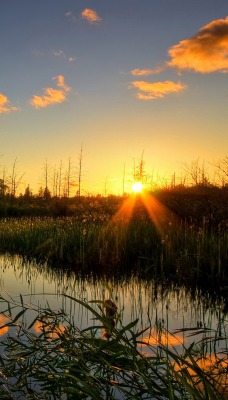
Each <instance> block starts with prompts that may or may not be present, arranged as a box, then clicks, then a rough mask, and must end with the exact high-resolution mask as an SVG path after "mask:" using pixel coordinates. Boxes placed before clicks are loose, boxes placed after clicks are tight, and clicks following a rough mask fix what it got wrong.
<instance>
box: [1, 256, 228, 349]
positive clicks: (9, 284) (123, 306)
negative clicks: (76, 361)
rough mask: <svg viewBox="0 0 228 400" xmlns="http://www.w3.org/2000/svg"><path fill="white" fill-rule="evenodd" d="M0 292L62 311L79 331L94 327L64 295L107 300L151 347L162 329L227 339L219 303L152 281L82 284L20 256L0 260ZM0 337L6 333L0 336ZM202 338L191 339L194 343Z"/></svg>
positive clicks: (180, 340) (181, 340)
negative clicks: (206, 331)
mask: <svg viewBox="0 0 228 400" xmlns="http://www.w3.org/2000/svg"><path fill="white" fill-rule="evenodd" d="M0 290H1V295H2V296H3V297H4V298H9V295H10V296H11V297H12V298H13V299H14V300H19V298H20V297H19V296H20V295H21V296H22V297H23V299H24V302H26V303H28V304H32V305H36V306H37V305H38V306H40V307H45V306H46V305H47V304H48V305H49V306H50V308H51V309H53V311H58V310H60V309H61V310H63V311H65V312H66V313H67V314H68V315H69V316H70V318H71V319H72V320H73V321H74V323H75V324H76V325H77V327H78V328H79V329H82V328H85V327H87V326H88V325H91V324H93V323H94V321H93V319H92V315H91V314H90V313H89V312H88V311H87V310H86V309H85V308H84V307H82V306H81V305H80V304H78V303H77V302H75V301H74V300H71V299H69V298H67V297H65V296H64V295H69V296H71V297H73V298H77V299H80V300H83V301H86V302H89V301H91V300H104V299H111V300H112V301H114V302H115V304H116V305H117V307H118V312H120V315H121V319H122V321H123V324H127V323H130V322H131V321H133V320H136V319H138V324H137V329H141V330H142V329H145V328H148V330H147V331H146V332H145V334H144V336H145V338H146V340H149V341H150V343H152V344H153V340H155V339H153V337H156V334H157V332H158V331H160V330H161V329H160V328H162V327H164V328H165V329H166V330H167V331H169V332H170V333H175V332H176V330H180V329H183V328H184V329H187V328H199V327H204V328H210V329H212V330H213V331H215V332H218V330H222V331H223V332H222V333H223V335H227V333H228V331H227V329H228V327H227V325H228V324H227V323H224V322H223V321H224V320H226V319H227V318H226V315H225V304H224V300H223V299H217V298H216V296H215V295H213V294H208V293H207V294H204V295H203V294H202V293H200V292H199V291H197V290H194V291H190V290H187V289H185V288H184V287H177V286H173V285H170V286H169V285H167V284H164V283H162V282H161V283H160V284H155V283H154V282H153V280H148V281H145V280H144V281H142V280H139V279H137V278H134V277H131V278H128V279H126V278H125V279H122V280H119V281H115V280H114V279H107V278H105V279H99V280H98V279H95V278H94V277H92V276H91V277H89V278H88V277H87V278H82V277H78V276H77V275H75V274H74V272H63V271H60V270H53V269H50V268H48V267H47V266H45V265H43V266H41V265H37V264H36V263H35V262H34V263H33V262H30V263H29V262H24V261H23V259H22V258H20V257H19V256H9V255H2V256H0ZM0 307H1V305H0ZM0 311H1V312H2V311H3V310H0ZM1 318H2V316H1ZM0 322H1V320H0ZM28 322H29V321H28ZM221 323H222V325H221ZM187 333H188V332H187ZM187 333H186V331H185V330H184V331H183V332H181V333H180V332H179V333H178V334H177V335H176V340H175V339H174V338H173V336H172V339H171V337H170V338H168V339H167V338H166V339H165V340H168V341H169V342H170V344H171V345H175V346H178V345H179V346H180V345H182V344H185V345H187V344H188V343H190V342H191V341H192V340H193V339H190V337H189V336H188V334H187ZM0 334H5V333H4V332H3V331H2V332H1V330H0ZM201 336H202V335H201ZM201 336H200V335H198V336H194V340H197V339H200V337H201ZM221 346H222V348H224V341H222V342H219V341H218V342H217V347H218V348H217V350H221V348H220V347H221Z"/></svg>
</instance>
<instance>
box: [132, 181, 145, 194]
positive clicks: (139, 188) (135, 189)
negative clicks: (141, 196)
mask: <svg viewBox="0 0 228 400" xmlns="http://www.w3.org/2000/svg"><path fill="white" fill-rule="evenodd" d="M132 190H133V192H134V193H141V192H142V190H143V185H142V183H141V182H135V183H133V185H132Z"/></svg>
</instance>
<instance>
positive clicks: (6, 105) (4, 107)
mask: <svg viewBox="0 0 228 400" xmlns="http://www.w3.org/2000/svg"><path fill="white" fill-rule="evenodd" d="M17 110H18V108H17V107H15V106H13V105H12V104H11V103H10V101H9V99H8V98H7V97H6V96H5V95H4V94H3V93H0V114H4V113H9V112H11V111H17Z"/></svg>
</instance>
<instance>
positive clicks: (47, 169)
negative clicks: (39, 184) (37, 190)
mask: <svg viewBox="0 0 228 400" xmlns="http://www.w3.org/2000/svg"><path fill="white" fill-rule="evenodd" d="M42 181H43V182H44V191H43V197H44V198H45V200H48V199H50V197H51V192H50V190H49V188H48V185H49V181H50V165H48V162H47V159H46V160H45V163H44V165H43V177H42Z"/></svg>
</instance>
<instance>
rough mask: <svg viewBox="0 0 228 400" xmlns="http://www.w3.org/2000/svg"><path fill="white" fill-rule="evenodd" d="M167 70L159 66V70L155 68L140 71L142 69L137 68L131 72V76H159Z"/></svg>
mask: <svg viewBox="0 0 228 400" xmlns="http://www.w3.org/2000/svg"><path fill="white" fill-rule="evenodd" d="M164 69H165V67H164V66H162V65H161V66H159V67H157V68H153V69H146V68H145V69H140V68H136V69H133V70H132V71H131V74H132V75H134V76H147V75H153V74H159V73H160V72H162V71H163V70H164Z"/></svg>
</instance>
